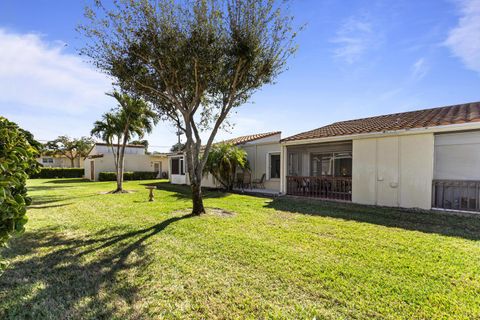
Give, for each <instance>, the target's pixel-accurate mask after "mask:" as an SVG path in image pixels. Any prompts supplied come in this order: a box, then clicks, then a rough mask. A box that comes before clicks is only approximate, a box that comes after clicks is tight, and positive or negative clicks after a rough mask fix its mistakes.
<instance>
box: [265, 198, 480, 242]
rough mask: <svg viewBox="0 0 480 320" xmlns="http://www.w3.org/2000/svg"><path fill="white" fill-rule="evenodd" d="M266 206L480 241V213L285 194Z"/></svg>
mask: <svg viewBox="0 0 480 320" xmlns="http://www.w3.org/2000/svg"><path fill="white" fill-rule="evenodd" d="M266 207H268V208H273V209H275V210H281V211H288V212H293V213H300V214H307V215H313V216H322V217H331V218H340V219H345V220H353V221H358V222H366V223H372V224H377V225H381V226H386V227H393V228H402V229H405V230H411V231H421V232H425V233H436V234H440V235H444V236H451V237H460V238H464V239H468V240H480V216H475V215H470V214H464V215H457V214H451V213H444V212H436V211H408V210H401V209H395V208H384V207H373V206H364V205H357V204H352V203H336V202H329V201H319V200H309V199H304V200H303V199H295V198H288V197H282V198H277V199H274V200H273V201H271V202H269V203H268V204H267V205H266Z"/></svg>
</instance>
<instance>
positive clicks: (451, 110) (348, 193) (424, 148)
mask: <svg viewBox="0 0 480 320" xmlns="http://www.w3.org/2000/svg"><path fill="white" fill-rule="evenodd" d="M281 143H282V159H283V161H282V174H281V177H282V179H281V191H282V193H285V194H288V195H295V196H305V197H313V198H323V199H333V200H343V201H352V202H355V203H360V204H367V205H380V206H391V207H405V208H422V209H430V208H442V209H454V210H469V211H480V207H479V205H480V203H479V200H480V196H479V191H480V182H479V181H480V103H479V102H477V103H468V104H461V105H454V106H448V107H441V108H434V109H426V110H419V111H412V112H405V113H397V114H390V115H383V116H377V117H371V118H365V119H358V120H350V121H342V122H336V123H333V124H331V125H328V126H325V127H321V128H318V129H315V130H311V131H307V132H303V133H300V134H297V135H294V136H291V137H288V138H285V139H283V140H282V141H281Z"/></svg>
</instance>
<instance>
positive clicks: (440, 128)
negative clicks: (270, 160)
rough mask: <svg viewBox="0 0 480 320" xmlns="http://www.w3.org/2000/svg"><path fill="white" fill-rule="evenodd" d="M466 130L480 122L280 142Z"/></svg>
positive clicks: (310, 141) (329, 140)
mask: <svg viewBox="0 0 480 320" xmlns="http://www.w3.org/2000/svg"><path fill="white" fill-rule="evenodd" d="M465 130H480V122H466V123H459V124H447V125H442V126H432V127H422V128H412V129H401V130H392V131H382V132H369V133H360V134H353V135H344V136H331V137H322V138H311V139H299V140H282V141H280V143H281V144H282V145H285V146H293V145H302V144H310V143H323V142H335V141H345V140H358V139H368V138H376V137H386V136H398V135H410V134H422V133H442V132H454V131H465ZM287 139H288V138H287Z"/></svg>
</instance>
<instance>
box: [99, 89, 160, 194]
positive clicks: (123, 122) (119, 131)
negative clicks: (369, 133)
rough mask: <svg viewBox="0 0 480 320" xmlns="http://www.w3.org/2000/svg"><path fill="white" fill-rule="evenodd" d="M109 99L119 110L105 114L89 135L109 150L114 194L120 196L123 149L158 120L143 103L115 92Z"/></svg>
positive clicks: (151, 128) (148, 131)
mask: <svg viewBox="0 0 480 320" xmlns="http://www.w3.org/2000/svg"><path fill="white" fill-rule="evenodd" d="M108 95H110V96H112V97H113V98H115V99H116V100H117V102H118V107H117V108H115V109H113V110H111V111H110V112H107V113H105V114H104V115H103V116H102V120H99V121H96V122H95V123H94V127H93V129H92V131H91V134H92V135H93V136H95V137H98V138H101V139H102V140H104V141H105V142H106V143H107V144H108V145H110V147H111V148H112V152H113V158H114V161H115V169H116V171H117V189H116V190H115V191H113V193H118V192H123V172H124V159H125V148H126V146H127V143H128V141H130V140H131V139H133V138H134V137H137V138H138V139H142V138H143V137H144V135H145V134H146V133H151V132H152V130H153V127H154V125H155V124H157V122H158V120H159V117H158V114H157V113H156V112H155V111H153V110H152V108H151V107H150V105H149V104H147V103H146V102H145V101H144V100H142V99H137V98H135V97H131V96H129V95H128V94H125V93H120V92H118V91H114V92H113V93H111V94H108Z"/></svg>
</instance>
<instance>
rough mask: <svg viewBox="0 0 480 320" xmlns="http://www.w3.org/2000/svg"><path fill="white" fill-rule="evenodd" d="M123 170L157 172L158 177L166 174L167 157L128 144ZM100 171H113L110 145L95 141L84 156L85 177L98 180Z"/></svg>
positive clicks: (142, 147) (140, 146) (167, 170)
mask: <svg viewBox="0 0 480 320" xmlns="http://www.w3.org/2000/svg"><path fill="white" fill-rule="evenodd" d="M124 161H125V162H124V168H125V171H126V172H127V171H152V172H157V173H158V175H157V177H158V178H161V177H163V176H168V172H169V169H168V168H169V167H168V158H167V154H165V153H153V154H147V153H146V150H145V147H144V146H142V145H135V144H129V145H127V147H126V148H125V160H124ZM100 172H115V161H114V157H113V152H112V147H111V146H110V145H108V144H106V143H96V144H95V145H94V146H93V147H92V149H91V150H90V152H89V153H88V155H87V156H86V157H85V178H87V179H89V180H92V181H98V176H99V173H100Z"/></svg>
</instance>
